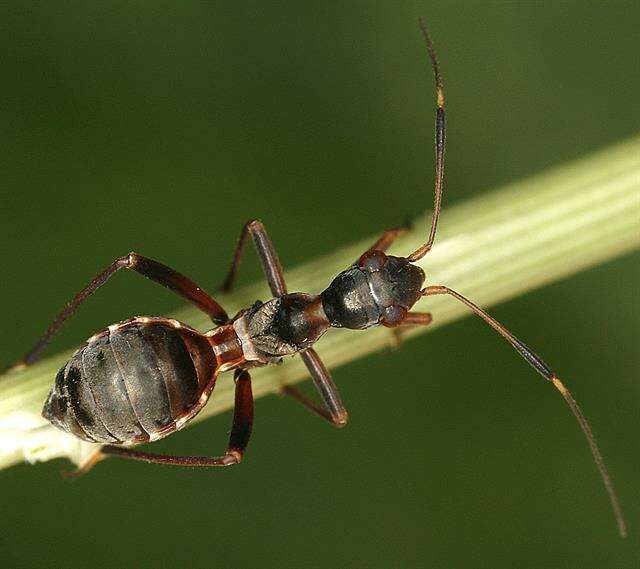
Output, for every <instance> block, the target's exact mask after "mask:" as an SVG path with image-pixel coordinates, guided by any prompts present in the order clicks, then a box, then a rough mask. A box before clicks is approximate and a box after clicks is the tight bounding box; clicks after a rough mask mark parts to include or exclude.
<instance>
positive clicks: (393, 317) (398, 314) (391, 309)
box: [382, 304, 407, 328]
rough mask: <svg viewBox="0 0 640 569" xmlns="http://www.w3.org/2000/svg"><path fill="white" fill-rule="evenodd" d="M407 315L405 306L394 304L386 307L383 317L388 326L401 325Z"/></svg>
mask: <svg viewBox="0 0 640 569" xmlns="http://www.w3.org/2000/svg"><path fill="white" fill-rule="evenodd" d="M406 317H407V309H406V308H405V307H404V306H398V305H397V304H394V305H392V306H388V307H387V308H386V309H385V311H384V316H383V317H382V324H383V325H384V326H387V327H388V328H393V327H395V326H400V324H402V322H403V320H404V319H405V318H406Z"/></svg>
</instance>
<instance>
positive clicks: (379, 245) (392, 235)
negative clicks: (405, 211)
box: [365, 223, 409, 253]
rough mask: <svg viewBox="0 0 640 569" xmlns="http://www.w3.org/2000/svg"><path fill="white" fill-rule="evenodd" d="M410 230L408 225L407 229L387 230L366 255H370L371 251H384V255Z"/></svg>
mask: <svg viewBox="0 0 640 569" xmlns="http://www.w3.org/2000/svg"><path fill="white" fill-rule="evenodd" d="M408 230H409V224H408V223H407V225H406V226H405V227H393V228H391V229H387V230H386V231H385V232H384V233H383V234H382V235H381V236H380V238H379V239H378V240H377V241H376V242H375V243H374V244H373V245H371V247H369V248H368V249H367V250H366V251H365V253H368V252H369V251H382V252H383V253H384V252H385V251H386V250H387V249H388V248H389V247H391V245H392V244H393V242H394V241H395V240H396V239H397V238H398V237H399V236H400V235H402V234H403V233H406V232H407V231H408Z"/></svg>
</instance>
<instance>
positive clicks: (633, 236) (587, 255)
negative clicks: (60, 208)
mask: <svg viewBox="0 0 640 569" xmlns="http://www.w3.org/2000/svg"><path fill="white" fill-rule="evenodd" d="M427 192H428V190H425V200H426V199H430V198H427V195H426V193H427ZM428 219H429V218H428V215H424V216H422V217H420V218H419V219H416V220H415V223H414V226H413V229H412V230H411V231H410V232H409V233H408V234H407V235H405V236H403V237H401V238H400V239H398V241H397V244H396V245H394V247H393V251H392V252H397V253H398V254H405V255H406V254H408V253H409V252H410V251H412V250H414V249H415V248H417V247H418V246H419V245H420V244H421V242H422V241H423V240H424V239H425V237H426V231H427V227H428ZM377 229H378V230H380V229H381V228H377ZM372 241H373V238H369V239H365V240H363V241H360V242H358V243H354V244H352V245H349V246H347V247H343V248H341V249H340V250H338V251H336V252H334V253H331V254H329V255H326V256H324V257H321V258H318V259H316V260H313V261H310V262H308V263H305V264H304V265H302V266H300V267H297V268H296V269H292V270H287V283H288V286H289V290H291V291H307V292H318V291H320V290H322V289H323V288H324V287H325V286H326V285H327V284H328V283H329V282H330V280H331V278H332V277H333V276H335V275H336V274H337V273H339V272H340V271H341V270H343V269H344V268H346V267H347V266H348V265H349V264H351V263H352V262H353V261H354V260H355V259H356V258H357V257H358V256H359V254H360V253H362V251H363V250H364V249H365V248H366V247H367V246H368V245H369V244H370V243H371V242H372ZM436 243H437V245H436V246H435V247H434V249H433V250H432V251H431V252H430V253H429V254H428V255H427V256H426V257H425V258H424V259H423V260H422V261H421V262H420V265H421V266H422V267H423V268H424V269H425V271H426V273H427V281H428V283H431V284H446V285H448V286H450V287H451V288H454V289H456V290H458V291H460V292H461V293H463V294H464V295H466V296H468V297H469V298H471V299H473V300H474V301H476V302H477V303H479V304H480V305H482V306H490V305H492V304H496V303H498V302H501V301H504V300H506V299H508V298H512V297H514V296H517V295H521V294H524V293H526V292H527V291H529V290H532V289H534V288H537V287H541V286H543V285H545V284H547V283H550V282H553V281H557V280H558V279H561V278H563V277H566V276H568V275H571V274H573V273H576V272H578V271H580V270H582V269H584V268H586V267H590V266H593V265H597V264H599V263H602V262H604V261H606V260H609V259H612V258H614V257H617V256H619V255H622V254H623V253H626V252H628V251H631V250H633V249H636V248H637V247H638V246H639V245H640V137H636V138H633V139H631V140H629V141H627V142H624V143H622V144H618V145H616V146H613V147H610V148H607V149H605V150H603V151H601V152H598V153H596V154H593V155H590V156H588V157H586V158H584V159H581V160H578V161H576V162H572V163H570V164H566V165H563V166H561V167H558V168H555V169H553V170H550V171H548V172H545V173H543V174H540V175H537V176H535V177H533V178H530V179H528V180H524V181H520V182H516V183H513V184H510V185H509V186H507V187H505V188H503V189H500V190H497V191H493V192H490V193H486V194H483V195H482V196H481V197H479V198H477V199H473V200H470V201H468V202H466V203H463V204H460V205H458V206H455V207H451V208H448V209H445V213H444V214H443V216H442V219H441V223H440V228H439V231H438V239H437V240H436ZM284 261H285V263H286V259H285V260H284ZM266 297H268V293H267V289H266V287H265V285H264V283H263V282H260V283H256V284H254V285H252V286H248V287H245V288H243V289H241V290H239V291H238V292H235V293H233V294H231V295H229V296H228V297H227V298H223V299H221V300H223V303H224V305H225V308H227V311H228V312H229V313H230V314H233V313H234V312H235V311H236V310H237V309H239V308H241V307H243V306H248V305H249V304H251V303H252V302H253V301H254V300H255V299H256V298H266ZM417 309H418V310H422V311H429V312H432V313H433V315H434V319H435V322H434V324H433V325H432V326H429V327H427V328H423V327H419V328H415V329H414V330H412V332H411V333H412V334H420V333H423V332H427V331H431V330H434V329H435V328H436V327H437V326H439V325H441V324H445V323H447V322H451V321H452V320H455V319H457V318H460V317H462V316H464V315H466V314H468V311H467V309H466V308H465V307H464V306H462V305H461V304H459V303H457V302H456V301H454V300H453V299H450V298H448V297H429V298H426V299H423V300H422V301H421V302H420V303H419V304H418V305H417ZM174 316H175V317H176V318H178V319H179V320H183V321H185V322H187V323H189V324H191V325H193V326H195V327H197V328H199V329H206V328H207V325H208V321H207V318H206V317H205V316H203V315H202V313H200V312H198V311H196V310H195V309H193V308H184V309H183V310H180V311H179V312H178V313H176V314H175V315H174ZM44 324H46V323H45V322H43V325H44ZM43 327H44V326H43ZM347 338H348V339H347ZM391 342H392V337H391V334H390V333H389V331H388V330H387V329H384V328H379V329H378V328H375V329H370V330H367V331H365V332H353V331H343V330H331V331H330V332H329V333H327V334H326V335H325V337H324V338H323V339H322V340H321V341H320V342H319V345H318V351H319V353H320V354H321V355H322V358H323V360H324V361H325V363H326V364H327V366H328V367H329V368H335V367H337V366H339V365H342V364H344V363H347V362H349V361H352V360H355V359H356V358H360V357H363V356H365V355H367V354H369V353H371V352H374V351H379V350H382V349H384V348H386V347H388V346H389V345H390V344H391ZM29 347H31V346H25V349H27V348H29ZM70 354H71V352H66V353H62V354H58V355H56V356H53V357H50V358H48V359H45V360H43V361H42V362H40V363H38V364H36V365H34V366H32V367H30V368H28V369H27V370H25V371H21V372H13V373H11V374H9V375H7V376H6V377H5V378H2V380H1V381H0V468H4V467H6V466H9V465H11V464H15V463H18V462H22V461H24V460H28V461H30V462H34V461H43V460H49V459H51V458H54V457H60V456H65V457H67V458H69V459H70V460H72V461H73V462H75V463H76V464H78V463H79V462H81V461H82V460H83V457H86V456H87V454H88V453H90V452H92V451H93V450H95V448H96V446H95V445H91V444H88V443H80V442H79V441H78V440H77V439H75V438H74V437H71V436H69V435H66V434H64V433H62V432H61V431H59V430H57V429H56V428H54V427H53V426H51V425H49V424H48V423H47V422H46V421H45V420H44V419H42V418H41V417H40V410H41V408H42V404H43V401H44V399H45V397H46V395H47V392H48V390H49V389H50V387H51V384H52V382H53V379H54V377H55V374H56V372H57V370H58V368H59V367H60V366H61V365H62V364H63V363H64V362H65V361H66V360H67V359H68V358H69V356H70ZM252 375H253V378H254V394H255V396H256V397H261V396H263V395H266V394H268V393H274V392H277V391H278V390H279V389H280V387H281V386H282V385H283V384H285V383H293V382H297V381H300V380H302V379H304V378H305V377H306V376H307V374H306V371H305V369H304V366H303V364H302V362H301V360H300V359H299V358H293V359H288V360H287V361H286V362H285V363H284V365H274V366H269V367H266V368H261V369H257V370H255V371H254V372H252ZM232 404H233V381H232V380H231V378H230V377H229V374H226V375H224V376H222V377H221V378H220V380H219V383H218V385H217V386H216V389H215V391H214V394H213V397H212V398H211V400H210V402H209V404H208V405H207V407H206V408H205V409H204V410H203V411H202V412H201V413H200V414H199V415H198V417H197V418H196V420H201V419H204V418H206V417H209V416H211V415H214V414H217V413H220V412H222V411H224V410H226V409H229V408H230V407H231V406H232Z"/></svg>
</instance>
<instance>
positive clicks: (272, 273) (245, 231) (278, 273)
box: [219, 219, 287, 296]
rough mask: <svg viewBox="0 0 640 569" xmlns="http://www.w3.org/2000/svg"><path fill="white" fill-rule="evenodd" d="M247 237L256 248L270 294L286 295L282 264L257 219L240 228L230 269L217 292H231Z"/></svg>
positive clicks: (265, 231)
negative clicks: (251, 239)
mask: <svg viewBox="0 0 640 569" xmlns="http://www.w3.org/2000/svg"><path fill="white" fill-rule="evenodd" d="M249 235H251V237H252V238H253V244H254V245H255V247H256V251H257V253H258V257H259V258H260V263H261V264H262V269H263V270H264V274H265V277H266V278H267V282H268V283H269V288H270V289H271V294H273V296H282V295H283V294H287V285H286V284H285V282H284V271H283V269H282V264H281V263H280V259H278V254H277V253H276V249H275V247H274V246H273V243H272V242H271V239H269V235H268V234H267V230H266V229H265V228H264V225H263V224H262V222H261V221H260V220H259V219H252V220H250V221H247V223H245V225H244V227H243V228H242V233H241V234H240V239H239V240H238V245H237V246H236V250H235V251H234V253H233V260H232V261H231V267H230V268H229V272H228V273H227V276H226V278H225V279H224V281H222V284H221V285H220V289H219V290H220V291H221V292H229V291H230V290H231V287H232V286H233V281H234V280H235V277H236V273H237V271H238V267H239V266H240V263H241V262H242V257H243V255H244V250H245V248H246V246H247V239H248V238H249Z"/></svg>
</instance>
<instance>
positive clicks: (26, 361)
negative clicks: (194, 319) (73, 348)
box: [11, 253, 229, 369]
mask: <svg viewBox="0 0 640 569" xmlns="http://www.w3.org/2000/svg"><path fill="white" fill-rule="evenodd" d="M120 269H127V270H130V271H135V272H136V273H138V274H140V275H142V276H144V277H147V278H148V279H151V280H152V281H154V282H156V283H158V284H161V285H163V286H165V287H167V288H168V289H170V290H171V291H173V292H175V293H176V294H178V295H180V296H182V297H183V298H184V299H186V300H188V301H189V302H191V303H193V304H194V305H195V306H196V307H198V308H199V309H200V310H202V311H203V312H204V313H206V314H208V315H209V317H210V318H211V320H213V322H214V323H216V324H223V323H225V322H227V321H228V319H229V317H228V316H227V313H226V312H225V310H224V308H222V306H220V305H219V304H218V303H217V302H216V301H215V300H214V299H213V298H212V297H211V296H209V295H208V294H207V293H206V292H205V291H204V290H202V289H201V288H200V287H199V286H198V285H197V284H196V283H194V282H193V281H192V280H191V279H189V278H187V277H185V276H184V275H183V274H181V273H179V272H178V271H175V270H174V269H172V268H170V267H167V266H166V265H163V264H162V263H159V262H158V261H154V260H153V259H149V258H148V257H143V256H142V255H138V254H137V253H129V254H128V255H125V256H124V257H120V258H119V259H116V260H115V261H114V262H113V263H112V264H111V265H109V266H108V267H107V268H106V269H105V270H104V271H102V272H101V273H100V274H99V275H98V276H97V277H96V278H94V279H93V280H92V281H91V282H90V283H89V284H88V285H87V286H85V287H84V288H83V289H82V290H81V291H80V292H79V293H78V294H77V295H76V296H75V297H73V299H72V300H71V302H70V303H69V304H67V306H66V307H65V308H64V309H63V310H62V312H60V314H58V316H57V317H56V319H55V320H54V321H53V322H52V324H51V325H50V326H49V327H48V328H47V329H46V330H45V332H44V334H43V335H42V337H41V338H40V340H38V343H37V344H36V345H35V346H34V347H33V348H32V349H31V350H30V351H29V352H28V353H27V355H26V356H24V358H22V359H21V360H19V361H18V362H16V363H15V364H13V366H11V368H12V369H17V368H21V367H26V366H28V365H31V364H32V363H33V362H35V361H36V360H37V359H38V358H39V357H40V355H41V354H42V351H43V350H44V349H45V348H46V347H47V346H48V345H49V344H50V343H51V340H52V339H53V336H54V335H55V333H56V332H57V331H58V330H59V329H60V327H61V326H62V324H64V322H65V320H67V318H69V317H70V316H71V315H72V314H73V313H74V312H75V311H76V309H77V308H78V307H79V306H80V305H81V304H82V303H83V302H84V301H85V300H86V299H87V298H88V297H89V296H91V295H92V294H93V293H94V292H95V291H96V290H97V289H99V288H100V287H101V286H102V285H103V284H104V283H106V282H107V281H108V280H109V278H110V277H111V276H112V275H113V274H114V273H116V272H118V271H119V270H120Z"/></svg>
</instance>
